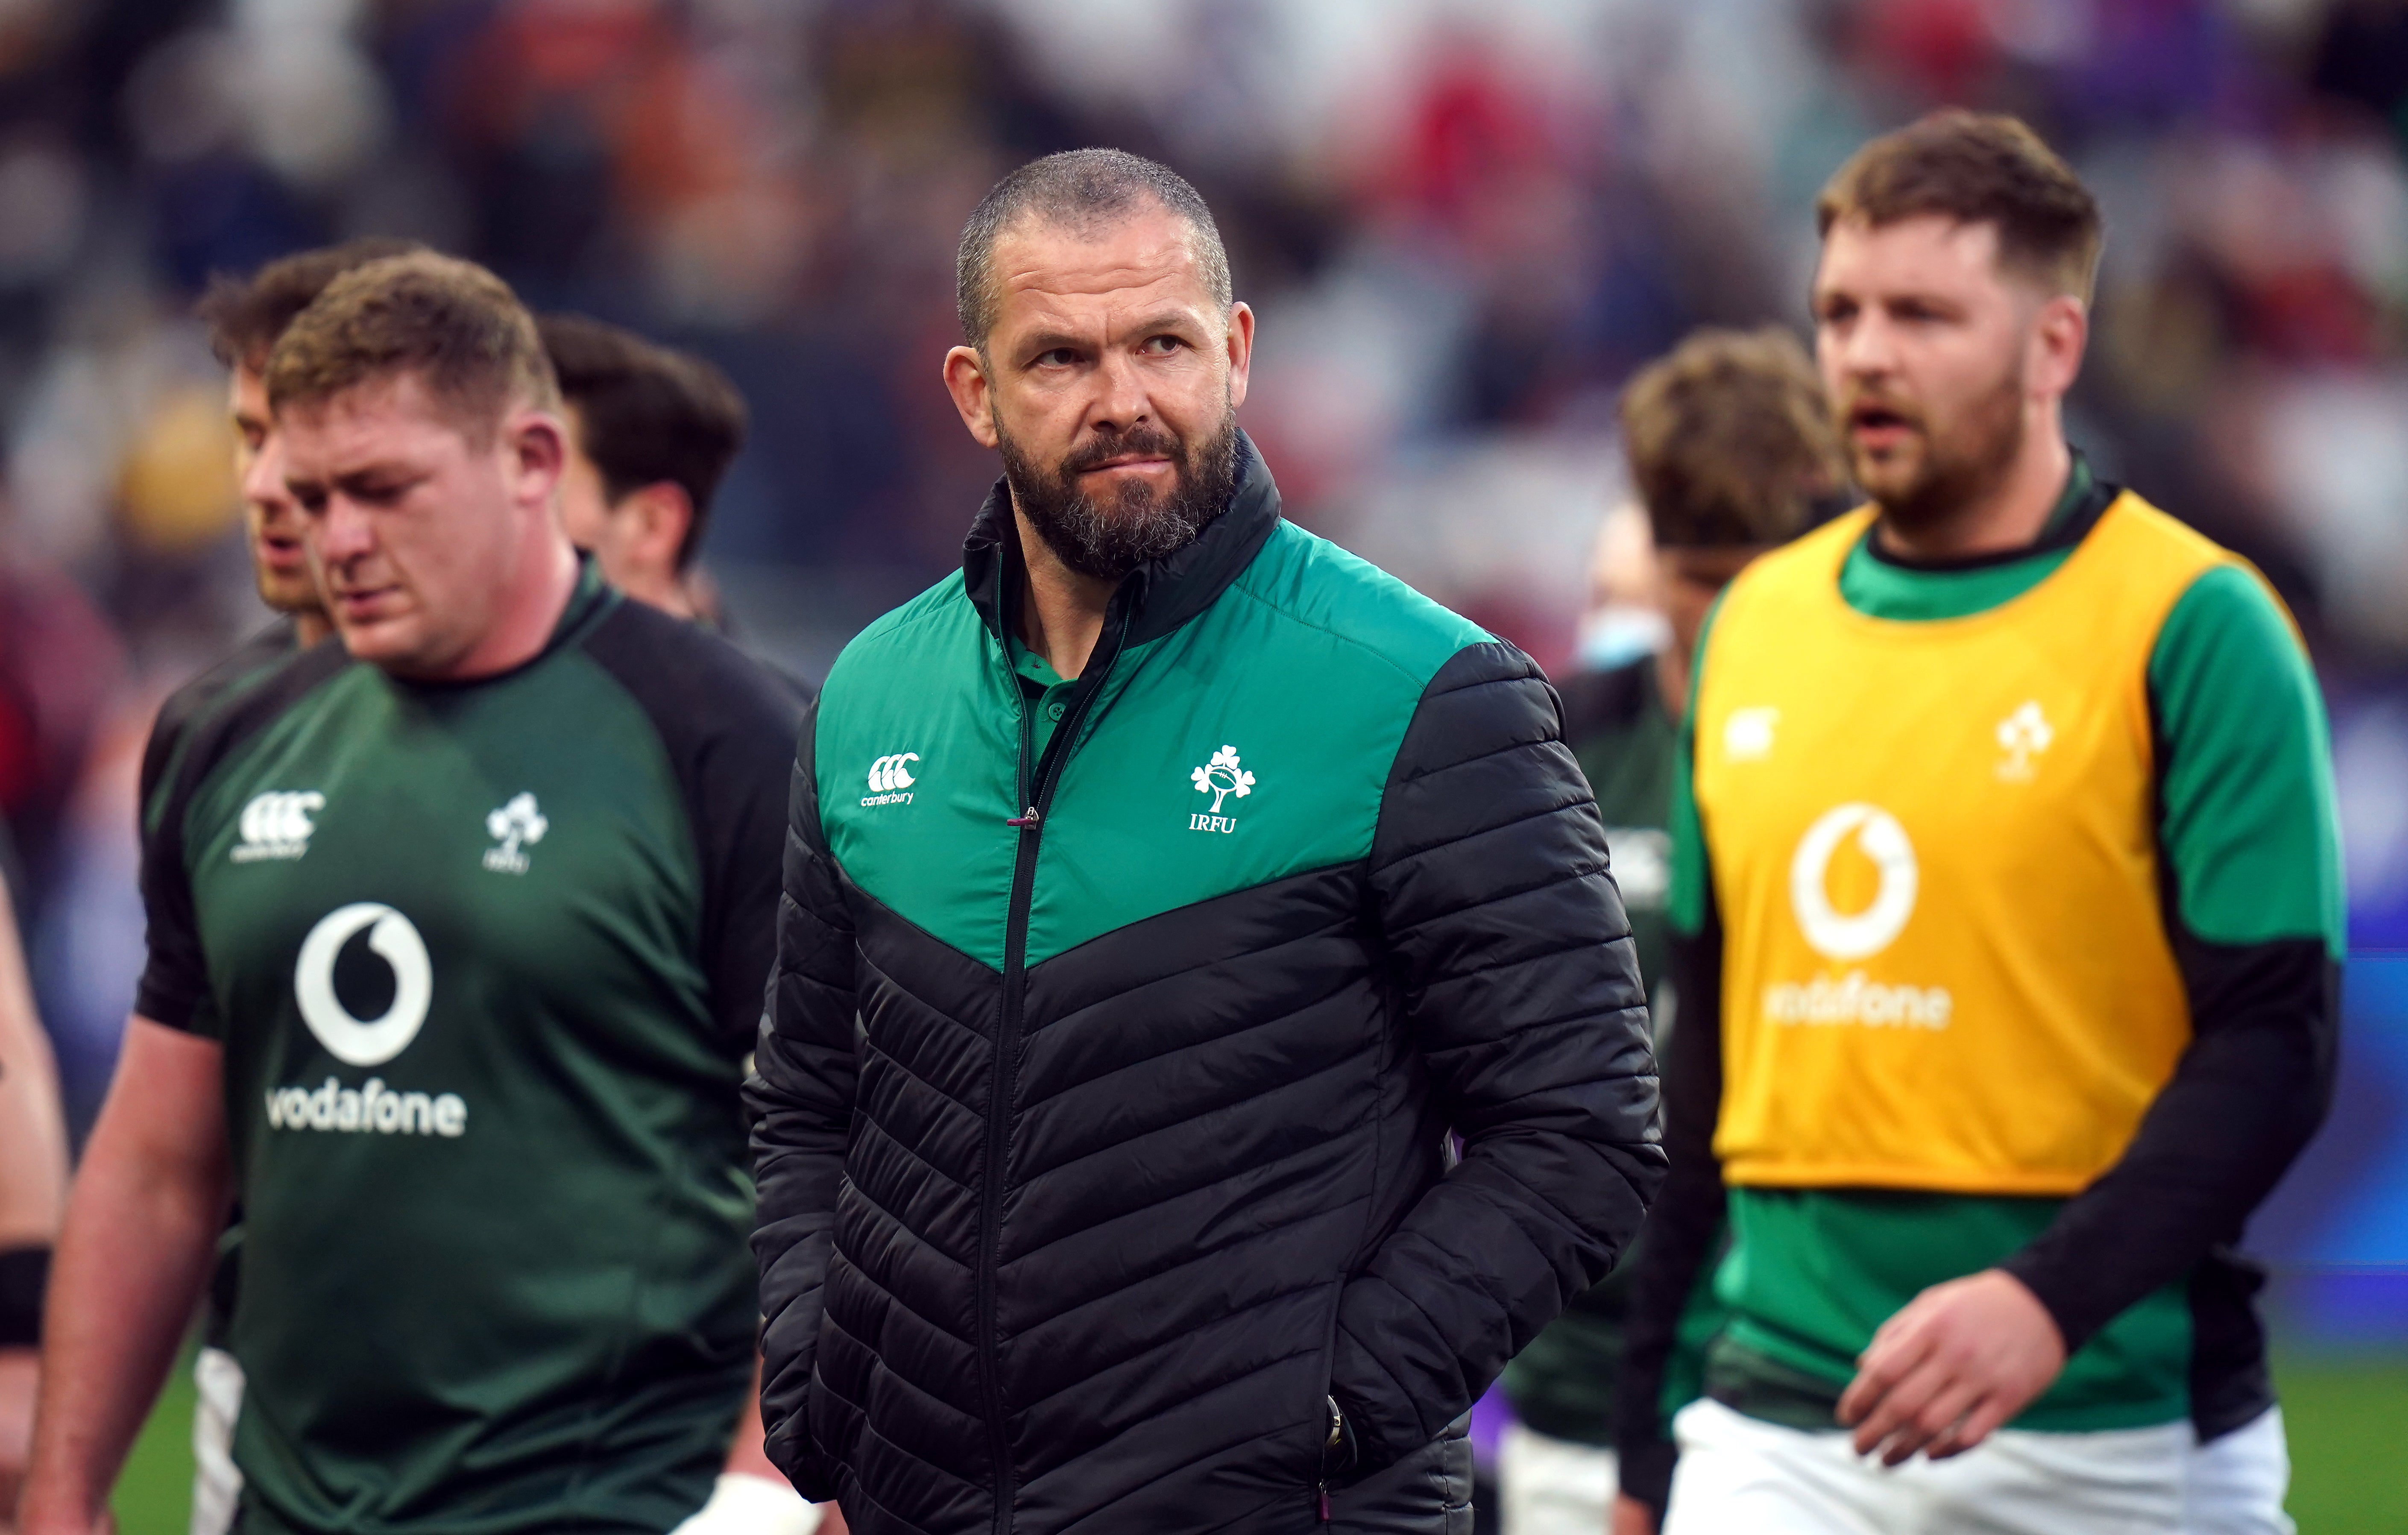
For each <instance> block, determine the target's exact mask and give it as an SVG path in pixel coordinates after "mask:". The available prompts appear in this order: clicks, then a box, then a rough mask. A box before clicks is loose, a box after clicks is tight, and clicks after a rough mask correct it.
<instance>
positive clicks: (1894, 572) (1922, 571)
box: [1840, 450, 2121, 624]
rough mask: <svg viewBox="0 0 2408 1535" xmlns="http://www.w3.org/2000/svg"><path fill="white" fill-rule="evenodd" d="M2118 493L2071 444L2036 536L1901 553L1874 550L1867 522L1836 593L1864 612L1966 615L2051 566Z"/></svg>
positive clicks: (1921, 619)
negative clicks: (1990, 545) (1973, 547)
mask: <svg viewBox="0 0 2408 1535" xmlns="http://www.w3.org/2000/svg"><path fill="white" fill-rule="evenodd" d="M2119 494H2121V492H2120V491H2119V490H2118V488H2117V487H2115V486H2114V485H2110V484H2106V483H2104V482H2103V481H2100V480H2099V479H2098V477H2097V476H2095V475H2094V474H2092V473H2091V470H2090V463H2089V460H2087V459H2085V457H2083V455H2082V453H2081V452H2080V451H2079V450H2076V452H2074V454H2073V467H2072V469H2071V472H2069V473H2068V474H2067V475H2066V478H2065V490H2064V492H2063V494H2061V495H2058V497H2057V506H2056V508H2055V509H2053V510H2051V511H2050V512H2049V515H2048V522H2047V523H2046V524H2043V525H2042V529H2041V532H2040V536H2039V537H2038V538H2034V539H2033V540H2032V541H2031V542H2030V543H2029V544H2028V545H2026V546H2025V547H2024V548H2022V549H2014V550H2008V551H2005V552H2001V553H1997V554H1980V555H1975V556H1974V557H1972V558H1971V559H1966V560H1948V561H1929V562H1926V561H1916V560H1908V559H1905V558H1903V557H1901V556H1899V555H1897V554H1893V553H1888V552H1885V551H1884V550H1882V549H1881V548H1880V545H1879V540H1878V538H1876V537H1875V531H1874V528H1873V527H1868V528H1867V529H1866V530H1865V536H1864V537H1863V538H1859V539H1857V540H1856V547H1855V548H1854V549H1851V550H1850V551H1848V557H1847V559H1846V560H1845V561H1844V562H1843V563H1842V565H1841V567H1840V595H1841V597H1842V599H1843V600H1845V601H1846V603H1847V605H1848V606H1849V607H1851V608H1854V609H1855V610H1856V611H1858V612H1860V613H1863V614H1865V615H1866V616H1867V617H1869V618H1881V619H1889V620H1892V621H1894V622H1897V623H1902V624H1928V623H1934V622H1937V621H1939V620H1942V619H1951V618H1971V617H1972V616H1973V615H1974V614H1976V613H1985V612H1988V611H1989V610H1991V609H1993V608H1998V607H2001V606H2003V605H2005V604H2007V603H2010V602H2013V601H2014V599H2015V598H2017V597H2019V596H2021V595H2024V594H2025V593H2026V592H2028V591H2030V590H2031V589H2032V588H2033V587H2035V586H2038V585H2039V584H2040V583H2041V582H2042V581H2046V580H2047V579H2048V578H2049V577H2050V576H2052V575H2054V574H2056V572H2057V567H2059V566H2061V565H2063V564H2064V563H2065V562H2066V559H2067V558H2068V556H2070V555H2071V554H2072V552H2073V551H2074V550H2075V549H2076V548H2077V547H2079V546H2080V544H2081V542H2082V540H2083V539H2084V538H2087V537H2088V536H2089V533H2090V530H2091V528H2093V527H2094V526H2096V525H2097V524H2098V522H2099V518H2100V514H2101V513H2103V512H2104V511H2105V510H2106V509H2107V508H2108V506H2109V505H2110V504H2111V503H2112V502H2114V499H2115V497H2116V496H2117V495H2119Z"/></svg>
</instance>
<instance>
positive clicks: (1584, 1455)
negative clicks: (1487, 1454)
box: [1497, 1423, 1621, 1535]
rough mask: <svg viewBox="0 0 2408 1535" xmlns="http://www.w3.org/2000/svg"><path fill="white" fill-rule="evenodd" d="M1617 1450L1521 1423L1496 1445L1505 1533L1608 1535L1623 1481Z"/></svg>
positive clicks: (1499, 1490) (1515, 1425) (1498, 1500)
mask: <svg viewBox="0 0 2408 1535" xmlns="http://www.w3.org/2000/svg"><path fill="white" fill-rule="evenodd" d="M1620 1481H1621V1478H1620V1476H1619V1474H1618V1473H1617V1470H1616V1462H1615V1460H1614V1457H1613V1451H1612V1450H1601V1449H1598V1447H1597V1446H1596V1445H1594V1444H1581V1443H1576V1442H1573V1441H1571V1440H1568V1439H1551V1438H1549V1437H1548V1436H1546V1435H1545V1434H1541V1433H1537V1432H1534V1431H1533V1430H1531V1429H1529V1428H1526V1427H1523V1426H1522V1425H1521V1424H1518V1423H1512V1424H1508V1425H1506V1427H1505V1433H1504V1437H1503V1438H1502V1439H1500V1440H1498V1444H1497V1482H1498V1487H1497V1491H1498V1499H1497V1502H1498V1513H1500V1514H1501V1515H1503V1518H1504V1525H1505V1535H1605V1528H1606V1521H1607V1519H1608V1517H1609V1515H1610V1514H1611V1513H1612V1512H1613V1494H1614V1489H1615V1488H1616V1487H1617V1486H1618V1485H1620Z"/></svg>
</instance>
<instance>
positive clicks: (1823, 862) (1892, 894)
mask: <svg viewBox="0 0 2408 1535" xmlns="http://www.w3.org/2000/svg"><path fill="white" fill-rule="evenodd" d="M1852 835H1853V836H1854V837H1855V838H1856V848H1857V850H1858V851H1859V852H1861V853H1862V854H1864V855H1865V856H1866V857H1868V858H1870V859H1871V860H1872V862H1873V867H1874V868H1877V869H1879V870H1880V871H1881V889H1880V890H1879V891H1877V892H1875V893H1874V896H1873V903H1872V904H1871V906H1868V907H1866V908H1865V909H1864V910H1863V911H1858V912H1856V913H1854V914H1853V915H1843V914H1842V913H1841V912H1839V911H1835V910H1833V909H1832V906H1831V893H1830V888H1829V885H1828V876H1829V874H1830V871H1831V854H1834V853H1837V852H1838V851H1839V849H1840V844H1841V843H1842V842H1843V841H1845V840H1846V839H1848V838H1849V837H1850V836H1852ZM1921 880H1922V872H1921V870H1920V869H1919V868H1917V867H1916V864H1915V861H1914V843H1913V842H1912V841H1910V840H1908V839H1907V835H1906V828H1905V827H1904V826H1901V825H1899V824H1898V819H1897V818H1896V817H1895V816H1893V815H1891V814H1890V813H1889V812H1888V811H1885V810H1882V809H1880V808H1878V807H1876V806H1872V805H1842V806H1840V807H1839V808H1838V809H1836V810H1830V811H1824V812H1823V815H1822V817H1821V819H1819V820H1817V821H1816V822H1815V823H1814V824H1813V825H1811V826H1809V827H1807V828H1806V835H1805V836H1804V837H1803V838H1800V839H1799V842H1798V853H1797V854H1796V856H1794V857H1792V858H1791V859H1790V860H1789V904H1790V906H1791V908H1792V909H1793V910H1795V911H1797V913H1798V926H1799V930H1800V931H1802V932H1803V933H1804V934H1805V935H1806V941H1807V942H1808V943H1811V944H1813V946H1814V950H1815V952H1816V953H1818V954H1822V955H1823V956H1825V957H1826V958H1828V959H1837V960H1851V959H1864V958H1868V957H1870V956H1871V955H1873V954H1879V953H1881V952H1882V951H1883V950H1884V949H1886V948H1888V947H1889V946H1890V945H1891V944H1892V943H1894V942H1896V941H1897V940H1898V935H1899V933H1901V932H1903V931H1904V930H1905V928H1906V922H1907V919H1908V918H1909V917H1912V916H1913V915H1914V897H1915V892H1916V890H1917V888H1918V886H1919V885H1920V883H1921Z"/></svg>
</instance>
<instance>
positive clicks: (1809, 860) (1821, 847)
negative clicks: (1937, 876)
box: [1764, 804, 1956, 1030]
mask: <svg viewBox="0 0 2408 1535" xmlns="http://www.w3.org/2000/svg"><path fill="white" fill-rule="evenodd" d="M1850 842H1853V843H1854V844H1855V847H1856V852H1857V853H1859V854H1863V855H1864V857H1865V858H1866V859H1868V860H1870V861H1871V864H1872V866H1873V868H1874V870H1875V871H1876V872H1877V873H1878V874H1879V875H1880V879H1881V883H1880V886H1879V888H1877V889H1876V890H1875V891H1874V892H1873V898H1872V901H1871V904H1870V905H1868V906H1866V907H1865V908H1864V909H1863V910H1862V911H1840V910H1839V908H1838V907H1837V906H1836V905H1835V904H1833V902H1832V900H1831V884H1830V881H1831V860H1832V859H1833V858H1834V857H1835V856H1836V855H1837V854H1839V852H1840V850H1841V849H1842V847H1844V846H1847V845H1848V844H1849V843H1850ZM1922 883H1923V871H1922V866H1921V865H1919V864H1918V863H1917V862H1916V861H1915V856H1914V839H1912V838H1910V837H1908V836H1907V834H1906V828H1905V827H1904V826H1902V825H1899V823H1898V817H1896V816H1894V815H1892V814H1890V813H1889V812H1888V811H1885V810H1883V809H1882V808H1881V807H1880V806H1878V805H1866V804H1847V805H1840V806H1835V807H1834V808H1832V809H1830V810H1828V811H1824V812H1823V813H1822V814H1821V815H1819V816H1817V817H1815V820H1814V824H1813V825H1811V826H1808V827H1807V828H1806V835H1805V836H1803V837H1801V838H1799V839H1798V851H1797V852H1796V853H1795V854H1792V855H1791V856H1790V860H1789V907H1790V911H1792V912H1793V913H1794V914H1795V915H1796V916H1797V918H1798V930H1799V933H1800V934H1802V935H1803V936H1804V938H1805V940H1806V942H1807V944H1808V945H1809V946H1810V947H1811V948H1813V951H1814V952H1815V953H1816V954H1821V955H1822V956H1823V957H1824V958H1826V959H1829V960H1834V961H1837V962H1838V963H1840V964H1843V965H1844V964H1849V963H1852V962H1854V961H1856V960H1864V959H1871V957H1873V956H1874V955H1875V954H1880V953H1881V952H1882V951H1883V950H1885V949H1887V948H1888V947H1889V946H1890V945H1891V944H1893V943H1895V942H1897V941H1898V938H1899V934H1900V933H1902V932H1904V931H1905V930H1906V925H1907V923H1908V922H1909V921H1910V920H1912V919H1913V917H1914V903H1915V897H1917V896H1918V895H1919V894H1920V893H1921V890H1922ZM1764 1011H1765V1016H1767V1017H1768V1018H1770V1019H1771V1020H1772V1021H1773V1022H1774V1023H1776V1024H1786V1025H1803V1026H1834V1025H1856V1026H1863V1027H1869V1028H1919V1029H1934V1030H1937V1029H1944V1028H1946V1027H1947V1026H1948V1020H1949V1016H1950V1014H1951V1013H1953V1012H1954V1011H1956V998H1955V997H1951V996H1950V995H1949V993H1948V991H1947V989H1946V988H1945V987H1940V986H1932V987H1925V986H1892V985H1885V984H1883V983H1879V982H1876V981H1873V980H1871V979H1870V978H1868V977H1867V976H1866V974H1865V972H1864V971H1862V970H1850V971H1848V972H1847V973H1846V974H1844V975H1841V976H1837V977H1833V976H1829V975H1820V976H1816V977H1814V978H1813V979H1812V980H1810V981H1802V982H1787V981H1785V982H1778V983H1774V984H1772V985H1770V986H1767V987H1766V988H1765V994H1764Z"/></svg>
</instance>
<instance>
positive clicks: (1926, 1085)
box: [1695, 493, 2232, 1195]
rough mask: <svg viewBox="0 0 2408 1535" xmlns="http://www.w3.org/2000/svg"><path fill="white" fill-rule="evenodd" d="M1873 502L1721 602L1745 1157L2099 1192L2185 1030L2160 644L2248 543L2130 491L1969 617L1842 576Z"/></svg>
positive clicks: (1720, 850) (1771, 1165) (1796, 1168)
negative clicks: (2232, 549) (2168, 835)
mask: <svg viewBox="0 0 2408 1535" xmlns="http://www.w3.org/2000/svg"><path fill="white" fill-rule="evenodd" d="M1870 520H1871V512H1870V511H1858V512H1856V513H1855V514H1854V515H1852V516H1849V517H1845V518H1842V519H1841V520H1840V521H1838V522H1837V523H1834V524H1831V525H1830V526H1828V527H1827V528H1824V529H1822V530H1821V531H1819V532H1817V533H1815V534H1813V535H1811V536H1809V537H1807V538H1803V539H1800V540H1799V542H1798V543H1796V544H1793V545H1791V546H1790V547H1789V548H1787V549H1785V550H1782V551H1779V552H1775V553H1773V554H1770V555H1768V556H1767V557H1766V558H1764V559H1762V560H1759V561H1758V562H1756V564H1755V565H1754V566H1752V567H1749V568H1748V570H1747V571H1746V572H1745V573H1744V574H1743V575H1742V576H1741V577H1740V579H1739V581H1737V582H1736V583H1735V584H1734V585H1733V586H1732V587H1731V590H1730V593H1729V595H1728V596H1727V597H1726V598H1725V600H1724V602H1723V605H1722V610H1721V612H1720V613H1719V614H1718V615H1717V617H1716V618H1715V621H1714V626H1713V633H1712V635H1711V636H1710V638H1709V639H1708V641H1707V647H1706V651H1705V654H1704V658H1703V670H1702V671H1701V673H1700V674H1699V676H1700V681H1699V694H1698V706H1697V715H1696V726H1695V728H1696V762H1697V780H1696V786H1697V799H1698V811H1699V816H1700V817H1701V819H1702V821H1703V824H1704V828H1705V837H1706V847H1707V850H1708V854H1709V858H1710V865H1711V868H1712V870H1713V880H1714V893H1715V897H1716V901H1717V905H1718V906H1719V909H1720V912H1721V917H1722V922H1723V934H1724V965H1723V988H1724V989H1723V1059H1724V1088H1723V1104H1722V1117H1721V1122H1720V1126H1719V1129H1718V1130H1717V1133H1716V1135H1715V1138H1714V1148H1715V1151H1716V1153H1717V1154H1718V1155H1720V1156H1721V1158H1722V1161H1723V1171H1724V1176H1725V1178H1726V1179H1727V1181H1728V1182H1730V1183H1732V1184H1756V1185H1771V1186H1783V1187H1837V1186H1851V1185H1854V1186H1874V1187H1887V1188H1912V1189H1929V1190H1936V1191H1944V1192H1952V1193H1965V1194H2028V1195H2065V1194H2071V1193H2074V1192H2076V1191H2078V1190H2080V1189H2082V1188H2083V1187H2085V1185H2087V1184H2089V1183H2090V1182H2091V1181H2092V1180H2093V1179H2095V1178H2096V1177H2097V1176H2098V1175H2099V1174H2100V1172H2102V1171H2104V1170H2105V1169H2107V1168H2108V1167H2109V1166H2110V1165H2112V1164H2113V1163H2114V1161H2115V1159H2116V1158H2117V1157H2118V1156H2120V1155H2122V1154H2123V1151H2124V1148H2125V1145H2126V1144H2127V1143H2128V1141H2129V1140H2131V1137H2132V1132H2133V1130H2134V1129H2135V1128H2136V1127H2137V1126H2138V1125H2139V1123H2140V1119H2141V1115H2142V1113H2143V1112H2144V1111H2145V1110H2146V1109H2147V1107H2148V1105H2149V1103H2150V1101H2151V1099H2153V1098H2154V1097H2156V1096H2157V1092H2158V1090H2159V1089H2160V1088H2161V1087H2163V1086H2164V1084H2165V1083H2166V1080H2167V1078H2168V1077H2169V1076H2170V1075H2171V1073H2172V1070H2173V1067H2174V1063H2175V1061H2176V1059H2177V1058H2178V1057H2179V1056H2180V1054H2181V1053H2182V1051H2183V1048H2184V1046H2185V1045H2186V1044H2187V1043H2188V1042H2189V1039H2190V1015H2189V1009H2188V1005H2187V1003H2186V999H2185V997H2184V993H2183V988H2182V983H2181V978H2180V976H2179V974H2178V973H2177V971H2176V969H2175V966H2174V960H2173V955H2172V953H2171V949H2170V947H2169V945H2168V942H2167V939H2166V934H2165V929H2164V925H2163V919H2162V917H2161V914H2160V911H2159V908H2158V890H2157V843H2156V807H2155V803H2154V775H2153V767H2152V762H2153V753H2152V743H2151V739H2150V722H2149V708H2148V696H2147V671H2148V665H2149V656H2150V653H2151V651H2152V649H2153V648H2154V647H2155V645H2156V643H2157V633H2158V630H2159V629H2160V627H2161V626H2162V625H2163V624H2164V623H2165V620H2166V617H2167V615H2168V614H2169V613H2170V612H2171V611H2172V609H2173V606H2174V603H2175V602H2176V601H2177V600H2178V599H2179V598H2180V597H2181V595H2182V594H2183V593H2184V592H2185V591H2186V590H2187V589H2188V588H2189V587H2190V585H2191V583H2192V582H2193V581H2196V580H2197V579H2198V578H2199V577H2200V575H2201V574H2202V573H2203V572H2205V571H2206V570H2207V569H2209V568H2210V567H2214V566H2215V565H2218V564H2224V563H2230V562H2231V561H2232V556H2231V555H2229V554H2228V553H2226V552H2224V551H2223V550H2221V549H2218V548H2217V547H2216V546H2215V545H2214V544H2212V543H2210V542H2209V541H2208V540H2206V539H2205V538H2200V536H2199V535H2197V534H2195V533H2193V532H2191V531H2190V530H2189V529H2187V528H2186V527H2184V526H2183V525H2182V524H2179V523H2177V522H2175V521H2174V520H2173V519H2171V518H2170V517H2168V516H2166V515H2165V514H2164V513H2162V512H2160V511H2158V510H2157V509H2155V508H2153V507H2151V506H2149V505H2147V504H2146V503H2145V502H2143V501H2142V500H2141V499H2139V498H2138V497H2137V496H2134V495H2130V494H2128V493H2127V494H2126V495H2122V496H2120V497H2118V498H2117V499H2116V501H2115V502H2114V505H2113V506H2111V507H2109V508H2108V509H2107V510H2106V511H2105V513H2103V514H2102V515H2101V517H2100V521H2099V524H2098V525H2097V526H2096V527H2094V528H2093V529H2092V530H2091V532H2090V534H2089V536H2088V537H2087V538H2085V539H2084V540H2083V541H2082V543H2081V544H2080V545H2079V546H2078V547H2077V548H2076V549H2075V550H2074V552H2072V554H2071V556H2069V557H2068V558H2067V560H2066V562H2065V563H2064V564H2063V565H2062V566H2060V567H2058V568H2057V570H2056V571H2055V572H2054V573H2053V574H2051V575H2050V576H2049V577H2048V578H2047V579H2046V580H2044V581H2042V582H2041V583H2040V584H2039V585H2038V586H2036V587H2034V588H2033V589H2032V590H2030V591H2029V592H2027V593H2025V594H2024V595H2021V596H2019V597H2017V598H2015V599H2014V600H2013V601H2011V602H2008V603H2006V604H2004V605H2002V606H2000V607H1999V608H1995V609H1993V610H1990V611H1988V612H1985V613H1979V614H1976V615H1974V616H1972V617H1970V618H1962V619H1945V620H1939V621H1935V622H1921V623H1900V622H1896V621H1891V620H1885V619H1877V618H1871V617H1868V616H1867V615H1865V614H1863V613H1859V612H1857V611H1856V610H1854V609H1852V608H1850V607H1849V606H1848V605H1847V603H1846V601H1845V600H1844V599H1843V598H1842V596H1841V595H1840V569H1841V567H1842V563H1843V562H1844V561H1845V560H1846V558H1847V556H1848V553H1849V551H1850V550H1852V549H1853V548H1854V547H1855V546H1856V542H1857V540H1858V539H1859V538H1862V537H1863V535H1864V531H1865V527H1866V524H1868V522H1869V521H1870Z"/></svg>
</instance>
